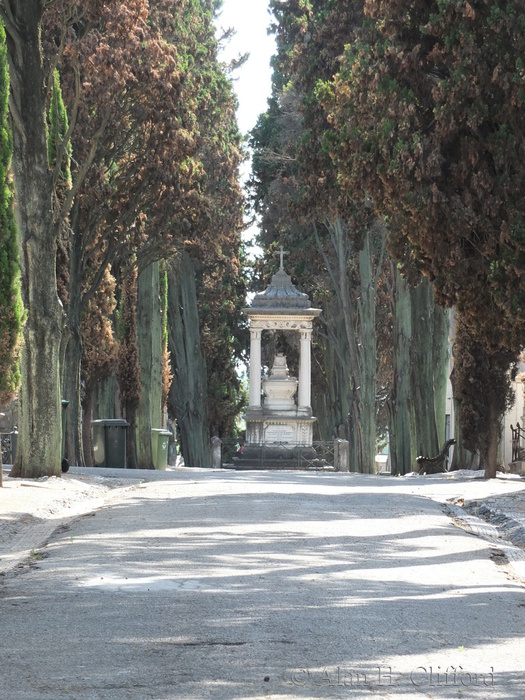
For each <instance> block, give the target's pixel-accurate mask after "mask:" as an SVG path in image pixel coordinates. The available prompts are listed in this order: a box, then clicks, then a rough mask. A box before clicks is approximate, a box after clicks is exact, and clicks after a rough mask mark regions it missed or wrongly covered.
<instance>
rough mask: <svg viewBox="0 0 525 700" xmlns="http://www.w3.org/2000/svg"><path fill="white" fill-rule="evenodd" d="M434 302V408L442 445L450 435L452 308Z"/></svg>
mask: <svg viewBox="0 0 525 700" xmlns="http://www.w3.org/2000/svg"><path fill="white" fill-rule="evenodd" d="M433 304H434V314H433V315H434V341H433V348H432V354H433V359H434V362H433V364H434V410H435V413H436V425H437V433H438V442H439V444H440V446H442V445H443V444H444V443H445V442H446V440H447V439H448V438H449V437H450V436H448V435H447V434H446V425H447V381H448V378H449V369H450V309H443V308H441V307H440V306H438V305H437V304H436V303H435V302H433Z"/></svg>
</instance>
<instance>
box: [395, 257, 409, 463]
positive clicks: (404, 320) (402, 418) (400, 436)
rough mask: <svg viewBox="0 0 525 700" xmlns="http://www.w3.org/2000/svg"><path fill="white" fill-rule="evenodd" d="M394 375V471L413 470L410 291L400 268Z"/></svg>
mask: <svg viewBox="0 0 525 700" xmlns="http://www.w3.org/2000/svg"><path fill="white" fill-rule="evenodd" d="M393 277H394V377H393V382H392V394H391V397H390V402H389V408H390V455H391V463H392V474H407V473H408V472H410V471H412V454H411V430H410V399H409V397H410V343H411V339H412V322H411V310H410V292H409V290H408V286H407V283H406V282H405V280H404V279H403V278H402V277H401V275H400V273H399V270H398V269H397V268H396V269H395V271H394V275H393Z"/></svg>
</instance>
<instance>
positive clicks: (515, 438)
mask: <svg viewBox="0 0 525 700" xmlns="http://www.w3.org/2000/svg"><path fill="white" fill-rule="evenodd" d="M510 432H511V435H512V461H513V462H520V461H521V460H522V459H523V458H524V457H525V429H524V428H522V427H521V425H520V424H519V423H516V427H515V428H514V426H512V425H511V426H510Z"/></svg>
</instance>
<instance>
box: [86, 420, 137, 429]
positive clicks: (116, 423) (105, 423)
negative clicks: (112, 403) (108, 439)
mask: <svg viewBox="0 0 525 700" xmlns="http://www.w3.org/2000/svg"><path fill="white" fill-rule="evenodd" d="M91 425H102V426H109V427H119V426H121V427H123V428H129V423H128V421H127V420H124V419H123V418H100V419H99V420H92V421H91Z"/></svg>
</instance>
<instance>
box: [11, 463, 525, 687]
mask: <svg viewBox="0 0 525 700" xmlns="http://www.w3.org/2000/svg"><path fill="white" fill-rule="evenodd" d="M478 488H482V487H481V486H478V485H476V484H473V483H468V484H461V483H459V482H457V481H456V482H454V481H447V482H444V481H441V482H440V481H431V480H416V479H412V480H410V479H395V478H381V477H372V476H370V477H367V476H360V475H348V474H347V475H342V474H305V473H293V472H282V473H268V472H264V473H263V472H260V473H256V472H243V473H235V472H224V471H223V472H211V471H204V470H198V471H195V472H192V471H190V470H186V471H184V472H176V473H175V472H174V473H172V474H166V475H164V476H163V477H162V478H160V479H158V480H155V481H151V482H148V483H143V484H140V485H139V484H136V485H134V486H133V487H132V488H128V489H127V490H126V491H125V492H123V493H122V497H121V498H120V499H117V500H116V501H115V500H114V502H113V503H112V504H110V505H107V506H106V507H104V508H102V509H100V510H97V511H96V512H94V513H92V514H89V515H85V516H83V517H81V518H79V519H78V520H76V521H74V522H72V523H70V524H69V525H67V526H65V527H63V528H62V529H61V530H60V531H59V532H56V533H55V534H54V535H53V536H52V538H51V539H50V541H49V542H48V544H47V545H46V546H44V547H42V548H41V549H39V550H37V551H34V552H32V556H31V558H30V560H29V561H28V562H26V564H24V565H23V566H20V567H18V568H17V569H16V570H14V571H12V572H9V573H7V574H6V575H5V576H3V577H2V579H0V649H1V655H0V684H1V685H0V687H1V690H0V697H1V698H2V700H62V699H66V698H67V699H68V700H72V699H74V700H146V699H149V698H153V699H154V700H172V699H180V700H204V699H207V698H212V699H214V700H215V699H216V700H259V699H261V700H262V699H263V698H272V699H273V700H284V699H290V698H312V699H313V698H334V699H339V698H351V699H359V700H360V699H364V698H383V699H385V700H386V699H390V698H402V699H403V700H413V699H414V700H415V699H416V698H417V699H419V698H440V699H441V698H480V699H483V700H487V699H489V700H523V699H524V698H525V641H524V630H525V588H524V585H523V581H521V580H519V579H518V578H516V576H515V575H514V574H513V573H512V569H511V567H510V566H509V564H508V561H507V559H506V558H505V556H503V555H502V552H501V551H500V550H499V549H498V548H497V547H495V546H494V545H493V544H491V543H488V542H486V541H484V540H483V539H481V538H479V537H476V536H473V535H472V534H468V533H467V532H465V531H464V530H463V529H461V528H459V527H457V525H456V524H454V522H453V520H452V518H451V517H450V513H448V512H446V509H445V508H444V505H443V504H444V502H445V501H446V500H447V499H450V498H454V497H455V496H458V495H461V494H464V493H465V492H466V491H467V492H468V493H467V494H466V495H467V496H471V497H472V495H474V497H475V495H476V489H478Z"/></svg>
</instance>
